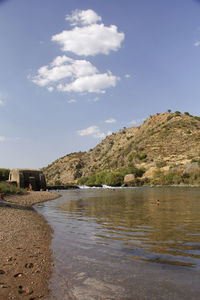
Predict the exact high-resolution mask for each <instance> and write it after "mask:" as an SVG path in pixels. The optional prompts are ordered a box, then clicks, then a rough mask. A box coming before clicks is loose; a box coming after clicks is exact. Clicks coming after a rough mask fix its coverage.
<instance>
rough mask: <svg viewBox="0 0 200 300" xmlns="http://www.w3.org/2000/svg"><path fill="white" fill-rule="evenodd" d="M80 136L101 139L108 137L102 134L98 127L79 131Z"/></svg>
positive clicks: (94, 126)
mask: <svg viewBox="0 0 200 300" xmlns="http://www.w3.org/2000/svg"><path fill="white" fill-rule="evenodd" d="M78 135H80V136H85V135H90V136H92V137H94V138H101V139H103V138H105V136H106V135H105V133H103V132H101V130H100V129H99V127H98V126H96V125H93V126H90V127H88V128H86V129H82V130H78Z"/></svg>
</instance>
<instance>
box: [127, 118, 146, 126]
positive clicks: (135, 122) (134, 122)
mask: <svg viewBox="0 0 200 300" xmlns="http://www.w3.org/2000/svg"><path fill="white" fill-rule="evenodd" d="M144 120H145V118H143V119H137V120H132V121H131V122H129V123H128V124H130V125H138V124H139V123H142V122H143V121H144Z"/></svg>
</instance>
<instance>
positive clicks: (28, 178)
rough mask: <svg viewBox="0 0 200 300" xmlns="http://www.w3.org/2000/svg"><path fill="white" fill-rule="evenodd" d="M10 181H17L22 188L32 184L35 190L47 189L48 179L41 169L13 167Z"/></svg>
mask: <svg viewBox="0 0 200 300" xmlns="http://www.w3.org/2000/svg"><path fill="white" fill-rule="evenodd" d="M8 181H9V182H12V183H16V184H17V185H18V186H19V187H21V188H28V186H29V185H30V184H31V186H32V189H33V190H34V191H39V190H40V189H44V190H45V189H46V180H45V176H44V174H43V172H42V171H40V170H26V169H13V170H11V171H10V174H9V180H8Z"/></svg>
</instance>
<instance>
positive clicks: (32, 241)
mask: <svg viewBox="0 0 200 300" xmlns="http://www.w3.org/2000/svg"><path fill="white" fill-rule="evenodd" d="M57 197H58V195H57V194H56V193H51V192H30V193H28V194H27V195H22V196H18V195H17V196H16V195H15V196H7V197H5V199H6V200H7V201H8V202H0V220H1V223H0V224H1V225H0V299H2V300H4V299H22V298H23V299H29V300H34V299H45V298H46V297H47V296H48V292H49V291H48V279H49V277H50V275H51V267H52V260H51V250H50V248H49V246H50V244H51V235H52V230H51V227H50V226H49V224H48V223H47V222H46V220H45V219H44V218H43V216H41V215H39V214H38V213H37V212H36V211H35V210H34V209H33V208H32V207H31V206H32V205H34V204H36V203H39V202H42V201H47V200H51V199H55V198H57Z"/></svg>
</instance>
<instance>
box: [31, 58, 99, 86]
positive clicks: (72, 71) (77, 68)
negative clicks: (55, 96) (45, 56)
mask: <svg viewBox="0 0 200 300" xmlns="http://www.w3.org/2000/svg"><path fill="white" fill-rule="evenodd" d="M97 72H98V70H97V69H96V67H95V66H93V65H92V64H91V63H90V62H89V61H87V60H75V59H72V58H70V57H68V56H65V55H63V56H57V57H56V58H55V59H54V60H53V62H52V63H50V65H47V66H43V67H41V68H40V69H39V70H38V74H37V75H36V76H34V77H33V78H32V81H33V82H34V83H35V84H37V85H39V86H46V85H48V84H51V83H53V82H58V81H60V80H62V79H65V78H78V77H81V76H86V75H91V74H94V73H97Z"/></svg>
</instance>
